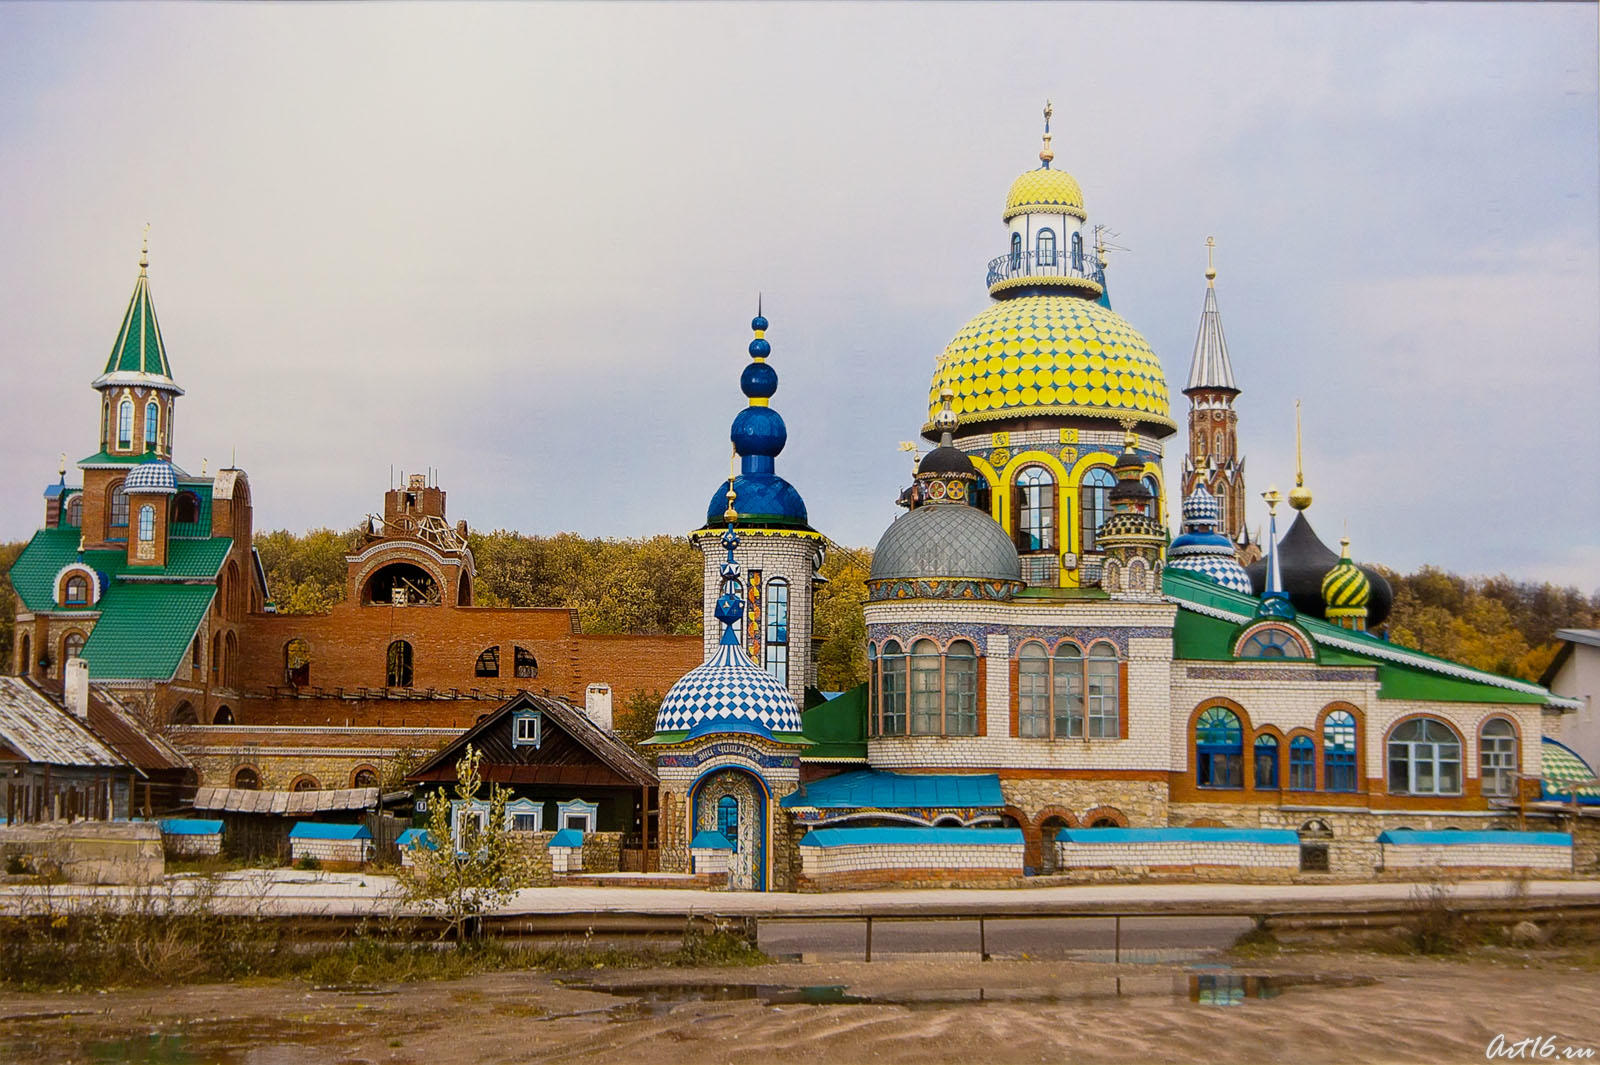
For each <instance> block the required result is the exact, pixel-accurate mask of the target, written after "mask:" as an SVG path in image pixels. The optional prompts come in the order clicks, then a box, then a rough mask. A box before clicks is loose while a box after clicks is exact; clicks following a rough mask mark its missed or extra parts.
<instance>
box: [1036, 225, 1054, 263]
mask: <svg viewBox="0 0 1600 1065" xmlns="http://www.w3.org/2000/svg"><path fill="white" fill-rule="evenodd" d="M1035 247H1036V250H1037V251H1038V253H1039V254H1038V257H1037V261H1038V264H1039V265H1040V266H1054V265H1055V264H1056V231H1055V230H1053V229H1041V230H1039V236H1038V237H1037V238H1035Z"/></svg>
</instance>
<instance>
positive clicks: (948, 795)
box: [779, 769, 1006, 810]
mask: <svg viewBox="0 0 1600 1065" xmlns="http://www.w3.org/2000/svg"><path fill="white" fill-rule="evenodd" d="M1005 804H1006V800H1005V797H1004V796H1003V795H1001V794H1000V778H999V776H997V775H996V774H994V773H943V774H934V773H887V772H883V771H882V770H877V769H862V770H857V771H856V772H853V773H840V774H839V775H838V776H835V777H825V778H824V779H822V780H814V781H812V782H811V783H809V784H802V785H800V788H799V790H798V791H795V792H792V793H790V794H788V795H785V796H784V797H783V799H782V800H781V801H780V802H779V805H780V806H782V807H784V808H785V809H794V808H795V807H803V808H809V809H818V810H837V809H871V810H907V809H911V810H927V809H963V810H967V809H974V808H979V809H994V810H998V809H999V808H1000V807H1002V806H1004V805H1005Z"/></svg>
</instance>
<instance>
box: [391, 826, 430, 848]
mask: <svg viewBox="0 0 1600 1065" xmlns="http://www.w3.org/2000/svg"><path fill="white" fill-rule="evenodd" d="M394 844H395V846H397V847H426V848H428V849H429V850H430V851H436V850H438V849H439V845H438V844H437V843H435V842H434V841H433V837H432V836H430V835H428V830H427V829H425V828H408V829H406V830H405V831H404V832H402V833H400V835H399V836H397V837H395V841H394Z"/></svg>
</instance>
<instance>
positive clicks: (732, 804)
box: [717, 795, 739, 853]
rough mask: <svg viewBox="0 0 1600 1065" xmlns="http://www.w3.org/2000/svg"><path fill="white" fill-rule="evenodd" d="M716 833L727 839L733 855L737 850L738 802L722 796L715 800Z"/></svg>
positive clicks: (727, 796)
mask: <svg viewBox="0 0 1600 1065" xmlns="http://www.w3.org/2000/svg"><path fill="white" fill-rule="evenodd" d="M717 831H718V832H721V833H722V834H723V835H724V836H726V837H727V839H728V842H729V843H730V844H732V845H733V849H734V851H735V853H737V852H738V850H739V800H738V799H735V798H734V797H733V796H732V795H724V796H723V797H722V798H720V799H718V800H717Z"/></svg>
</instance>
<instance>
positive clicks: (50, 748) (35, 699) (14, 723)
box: [0, 677, 127, 766]
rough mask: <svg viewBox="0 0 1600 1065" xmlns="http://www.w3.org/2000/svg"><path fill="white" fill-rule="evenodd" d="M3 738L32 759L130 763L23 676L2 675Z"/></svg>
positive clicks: (62, 762)
mask: <svg viewBox="0 0 1600 1065" xmlns="http://www.w3.org/2000/svg"><path fill="white" fill-rule="evenodd" d="M0 738H3V739H4V740H5V742H6V744H7V745H8V746H10V747H11V748H12V749H13V750H15V751H16V752H17V753H18V754H20V755H21V756H22V757H23V758H26V759H27V760H28V761H30V762H41V763H47V764H49V765H62V766H68V765H71V766H122V765H126V764H127V763H126V762H124V761H123V760H122V759H121V758H118V757H117V756H116V754H115V753H114V752H113V751H112V750H111V749H110V748H108V747H107V746H106V745H105V744H103V743H101V742H100V741H99V740H98V739H96V738H95V736H94V733H92V732H90V731H89V730H88V729H87V728H86V727H84V726H83V725H82V724H80V723H79V722H78V721H77V720H76V719H75V718H73V716H72V715H71V714H69V713H67V711H65V710H63V709H62V708H61V707H59V706H57V705H56V704H55V703H54V702H52V701H51V700H50V699H49V698H47V697H46V696H45V695H44V694H43V693H41V692H39V691H37V690H36V689H35V688H33V686H32V685H30V684H28V683H27V682H26V681H24V680H22V679H21V678H19V677H0Z"/></svg>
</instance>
